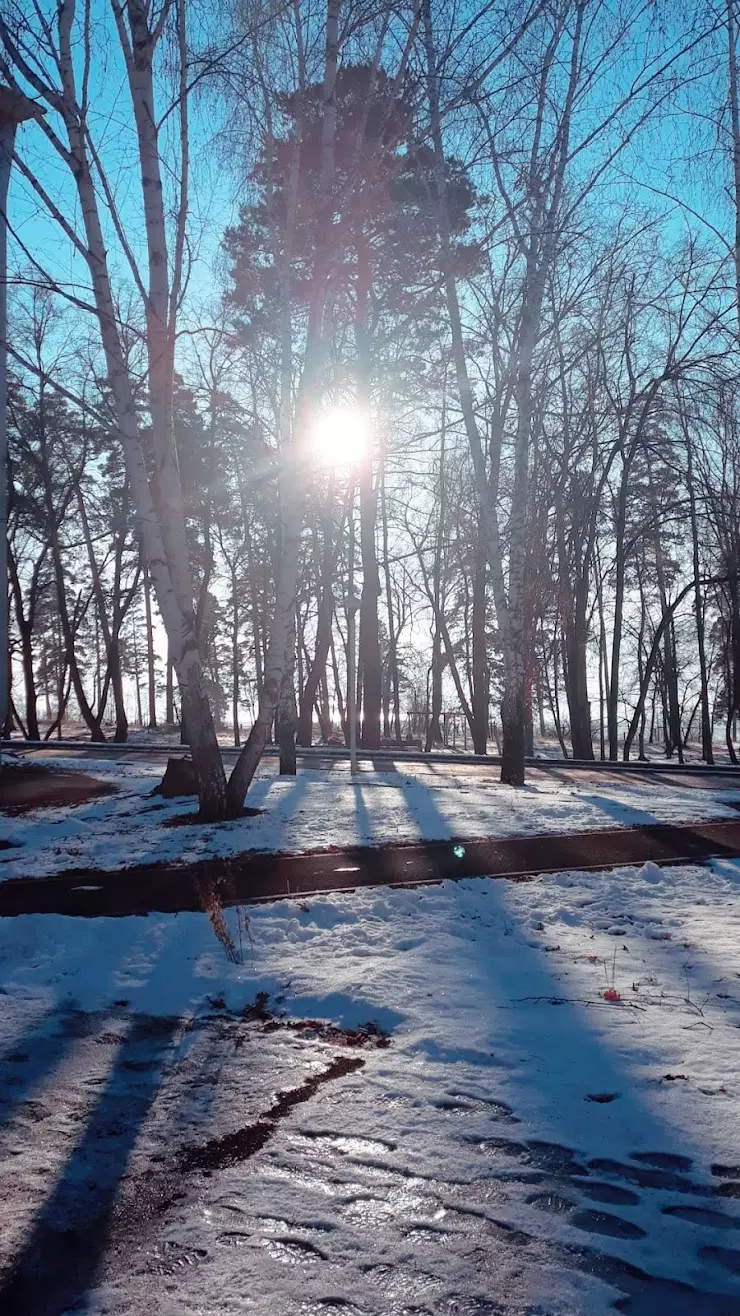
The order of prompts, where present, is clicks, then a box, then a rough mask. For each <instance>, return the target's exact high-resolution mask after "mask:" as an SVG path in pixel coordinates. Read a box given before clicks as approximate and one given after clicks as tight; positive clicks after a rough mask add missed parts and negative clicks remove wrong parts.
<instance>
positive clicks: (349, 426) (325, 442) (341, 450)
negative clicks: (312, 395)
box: [311, 406, 370, 469]
mask: <svg viewBox="0 0 740 1316" xmlns="http://www.w3.org/2000/svg"><path fill="white" fill-rule="evenodd" d="M369 442H370V420H369V417H368V415H367V412H366V411H364V410H363V408H362V407H352V406H341V407H328V408H327V409H326V411H322V412H320V414H319V415H318V416H317V418H316V421H315V423H314V426H313V431H312V435H311V448H312V450H313V452H314V454H315V456H316V459H317V461H318V462H319V464H320V465H321V466H325V467H328V468H331V469H337V468H339V467H343V466H355V465H356V464H357V463H358V462H359V461H361V460H362V458H363V457H364V455H365V453H366V452H367V449H368V445H369Z"/></svg>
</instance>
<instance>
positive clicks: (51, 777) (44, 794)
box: [0, 763, 118, 814]
mask: <svg viewBox="0 0 740 1316" xmlns="http://www.w3.org/2000/svg"><path fill="white" fill-rule="evenodd" d="M117 790H118V787H117V786H115V785H113V784H112V783H110V782H105V781H99V780H98V779H97V778H96V777H91V776H90V775H89V774H88V773H87V772H65V771H64V769H63V768H52V767H49V766H47V765H45V764H42V763H7V764H4V765H3V766H2V767H0V812H2V813H7V814H19V813H30V812H31V810H33V809H60V808H67V807H69V806H70V805H75V804H86V803H87V802H88V801H89V800H95V799H100V798H102V797H103V796H105V795H115V793H116V791H117Z"/></svg>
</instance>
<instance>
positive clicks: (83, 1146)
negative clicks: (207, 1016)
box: [0, 1018, 175, 1316]
mask: <svg viewBox="0 0 740 1316" xmlns="http://www.w3.org/2000/svg"><path fill="white" fill-rule="evenodd" d="M174 1028H175V1021H173V1020H172V1019H158V1020H154V1019H151V1018H138V1019H134V1020H132V1022H131V1024H130V1026H129V1029H128V1031H127V1033H126V1035H125V1037H124V1038H123V1040H122V1042H121V1045H120V1047H119V1049H118V1051H117V1054H116V1058H115V1060H114V1062H113V1065H112V1068H111V1070H110V1072H109V1075H108V1079H107V1082H106V1084H105V1086H104V1087H103V1088H102V1090H101V1092H100V1096H99V1098H98V1101H97V1103H96V1105H95V1107H94V1109H93V1110H92V1112H91V1114H90V1117H89V1119H88V1121H87V1124H86V1126H85V1129H84V1131H83V1133H82V1136H81V1138H80V1140H79V1141H78V1143H77V1145H76V1147H75V1148H74V1150H73V1152H72V1154H71V1155H70V1157H69V1159H68V1161H67V1163H66V1165H65V1167H64V1170H63V1172H62V1175H61V1177H60V1178H59V1180H58V1181H57V1183H56V1185H55V1187H54V1190H53V1192H52V1193H51V1196H50V1197H48V1198H47V1200H46V1202H45V1203H44V1205H43V1206H42V1207H41V1209H40V1211H39V1213H38V1215H37V1217H36V1219H35V1221H34V1223H33V1226H32V1228H31V1230H30V1232H29V1234H28V1236H27V1238H26V1241H25V1244H24V1247H23V1251H22V1253H21V1254H20V1256H19V1257H18V1258H17V1259H16V1262H15V1265H14V1267H13V1270H12V1272H11V1274H10V1275H9V1277H8V1278H7V1279H6V1281H5V1283H4V1284H3V1286H2V1288H1V1289H0V1311H2V1312H3V1313H4V1316H62V1313H66V1312H68V1311H71V1310H84V1309H85V1302H84V1297H85V1294H86V1293H87V1292H88V1290H89V1289H90V1287H91V1285H92V1283H93V1280H94V1277H95V1274H96V1271H97V1268H98V1265H99V1263H100V1259H101V1257H102V1255H103V1252H104V1249H105V1245H106V1240H107V1236H108V1229H109V1225H110V1222H111V1217H112V1212H113V1207H114V1202H115V1198H116V1194H117V1192H118V1188H119V1184H120V1181H121V1179H122V1177H123V1175H124V1173H125V1170H126V1166H127V1164H128V1161H129V1158H130V1155H131V1152H132V1150H133V1147H134V1145H135V1143H136V1140H137V1137H138V1134H139V1130H140V1129H141V1127H142V1125H143V1124H144V1122H145V1120H146V1118H147V1116H148V1113H149V1110H150V1108H151V1106H152V1103H153V1101H154V1099H155V1097H156V1095H157V1091H158V1089H159V1085H160V1081H161V1076H162V1069H163V1064H164V1061H165V1058H166V1056H167V1052H168V1050H169V1048H170V1044H171V1041H172V1035H173V1031H174Z"/></svg>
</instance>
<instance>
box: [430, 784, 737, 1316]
mask: <svg viewBox="0 0 740 1316" xmlns="http://www.w3.org/2000/svg"><path fill="white" fill-rule="evenodd" d="M594 799H595V802H597V803H599V804H602V803H603V804H604V805H606V806H608V807H610V806H611V805H612V801H609V800H603V799H602V797H598V796H597V797H594ZM435 807H436V806H435V803H434V799H433V796H432V795H431V793H430V795H429V799H428V808H429V810H430V811H434V810H435ZM633 812H635V813H636V812H638V811H633ZM648 820H649V821H650V822H651V823H652V822H654V820H653V819H652V818H649V815H648ZM620 821H624V818H623V816H621V817H620ZM636 821H640V822H644V821H645V818H640V819H636ZM439 822H440V824H442V822H443V819H442V818H441V815H440V816H439ZM450 868H451V865H450ZM447 875H448V874H447V873H445V871H444V858H443V857H442V858H440V861H439V865H438V876H439V878H440V879H444V878H445V877H446V876H447ZM514 890H515V889H514V888H513V887H512V885H511V883H509V882H508V881H506V880H500V881H491V880H486V879H485V878H482V879H481V878H472V879H467V880H463V881H460V882H455V883H454V884H450V885H449V887H447V888H446V892H447V894H448V897H449V905H448V906H445V905H444V904H443V906H442V908H441V910H440V918H441V919H442V920H444V937H443V939H442V940H441V941H440V939H439V938H436V937H435V938H434V939H433V941H432V942H431V943H430V945H429V950H428V955H429V956H430V957H432V956H433V957H434V963H433V964H430V966H429V967H428V968H427V969H426V970H424V971H423V976H424V977H425V978H427V979H428V981H429V982H432V983H436V984H437V988H436V990H437V991H438V992H439V1006H440V1009H439V1013H438V1014H436V1016H435V1017H436V1020H437V1022H438V1027H435V1028H434V1029H433V1030H430V1034H431V1035H429V1036H427V1037H419V1038H417V1039H416V1040H415V1042H414V1044H413V1046H412V1048H411V1049H412V1051H416V1052H417V1053H419V1054H420V1056H423V1058H424V1061H425V1070H426V1066H428V1067H429V1069H428V1074H426V1077H427V1078H428V1081H429V1083H430V1090H432V1091H433V1092H434V1095H435V1100H438V1099H439V1096H440V1092H442V1099H443V1100H444V1092H445V1089H446V1088H447V1087H449V1088H450V1094H451V1095H454V1092H455V1091H456V1090H457V1089H458V1087H459V1084H460V1080H461V1078H462V1077H463V1074H464V1073H465V1069H467V1070H468V1074H467V1076H466V1078H465V1082H466V1086H467V1087H469V1088H470V1089H471V1092H470V1094H469V1095H471V1096H474V1095H475V1094H476V1093H477V1095H478V1096H479V1097H480V1098H481V1099H482V1100H483V1101H487V1102H488V1103H489V1104H491V1106H492V1107H495V1110H496V1114H494V1115H493V1116H492V1120H493V1122H492V1125H491V1129H490V1135H491V1136H490V1137H482V1138H481V1139H480V1141H479V1143H478V1146H479V1151H480V1155H481V1172H482V1173H483V1175H484V1176H485V1175H486V1173H488V1174H490V1176H491V1177H492V1178H493V1179H496V1178H498V1177H503V1179H504V1180H508V1181H509V1182H512V1181H516V1180H517V1177H518V1176H519V1175H520V1174H521V1176H522V1182H525V1181H531V1182H534V1183H541V1184H542V1189H541V1190H540V1195H541V1196H542V1195H543V1193H544V1197H545V1198H546V1199H547V1193H548V1192H550V1193H552V1192H553V1191H555V1192H556V1194H559V1193H562V1194H563V1196H564V1197H565V1198H566V1199H569V1202H568V1201H567V1202H566V1205H570V1208H571V1209H570V1210H569V1212H568V1214H567V1215H566V1216H564V1217H563V1223H568V1224H570V1225H572V1228H573V1235H574V1236H575V1238H576V1239H580V1240H582V1243H578V1242H571V1243H569V1244H568V1245H567V1248H565V1249H562V1248H561V1247H560V1245H558V1250H559V1251H561V1253H562V1259H563V1260H565V1262H566V1264H568V1265H572V1266H574V1267H575V1268H578V1269H583V1270H586V1271H588V1272H589V1273H592V1274H594V1275H596V1276H599V1277H601V1278H603V1280H604V1281H605V1282H606V1283H608V1284H610V1285H612V1286H613V1287H614V1288H616V1289H617V1290H618V1291H621V1293H622V1297H621V1298H620V1299H619V1302H618V1308H619V1310H621V1311H623V1312H629V1313H631V1316H638V1313H639V1316H643V1314H644V1313H647V1312H659V1311H665V1312H668V1311H670V1312H674V1311H675V1312H676V1313H677V1314H678V1313H679V1312H680V1313H684V1312H685V1313H688V1312H692V1313H697V1316H698V1314H699V1313H701V1316H720V1314H721V1316H725V1314H726V1313H727V1314H728V1316H729V1313H730V1312H731V1311H735V1310H740V1289H738V1288H737V1280H736V1279H735V1280H733V1279H731V1276H732V1275H737V1273H738V1270H739V1269H740V1252H737V1251H734V1250H732V1249H731V1250H730V1252H731V1255H730V1258H729V1261H728V1260H727V1256H725V1260H724V1261H720V1262H715V1261H714V1260H713V1259H712V1258H711V1257H710V1251H711V1249H710V1250H709V1251H708V1250H707V1249H706V1248H702V1247H701V1245H702V1244H703V1243H705V1242H706V1240H707V1228H708V1226H706V1225H705V1226H704V1229H702V1228H699V1229H697V1230H696V1231H695V1232H694V1231H692V1232H691V1233H689V1232H687V1229H686V1225H685V1222H682V1230H681V1231H680V1232H679V1231H678V1228H677V1225H675V1224H674V1222H673V1221H672V1220H671V1219H669V1218H668V1217H666V1216H665V1214H664V1213H663V1212H662V1206H663V1202H664V1198H663V1197H661V1198H658V1194H664V1193H665V1192H669V1193H673V1194H679V1195H685V1200H687V1201H689V1202H690V1203H691V1202H693V1203H696V1202H701V1201H702V1200H705V1201H706V1204H707V1205H708V1206H710V1205H711V1206H712V1207H713V1208H715V1209H716V1208H720V1209H721V1207H722V1206H723V1205H724V1203H722V1201H721V1198H720V1199H717V1198H716V1197H713V1193H714V1191H715V1190H714V1189H713V1186H712V1185H711V1183H708V1182H707V1179H708V1177H709V1176H708V1175H707V1169H706V1168H704V1167H702V1165H701V1162H702V1160H703V1157H702V1139H701V1130H700V1129H699V1128H697V1132H696V1139H695V1145H694V1146H691V1145H689V1146H687V1145H686V1131H685V1129H684V1128H681V1129H680V1130H678V1129H674V1128H672V1127H671V1126H670V1124H668V1123H667V1122H666V1121H665V1120H664V1119H662V1118H661V1116H660V1114H659V1113H658V1112H657V1111H656V1110H655V1108H651V1107H650V1105H648V1101H649V1091H648V1089H646V1088H645V1086H644V1085H643V1086H642V1087H640V1086H637V1085H636V1084H635V1082H634V1078H633V1074H632V1073H631V1072H630V1052H629V1049H626V1048H623V1047H622V1046H621V1034H622V1030H623V1029H624V1028H625V1027H630V1026H634V1027H638V1028H639V1026H640V1024H639V1022H638V1017H637V1016H636V1015H634V1014H633V1013H630V1011H629V1009H628V1006H627V1005H626V1003H625V1002H621V1003H620V1002H618V1003H617V1004H615V1005H611V1004H609V1003H607V1002H606V1001H603V1000H602V999H600V996H599V994H598V992H594V993H588V995H587V999H580V998H581V997H582V996H583V987H582V986H581V988H580V990H579V988H577V987H576V986H575V983H574V982H573V978H574V976H575V975H573V974H572V965H569V966H566V967H567V968H569V969H571V972H570V973H569V974H565V973H562V974H561V973H559V972H558V971H556V969H555V964H554V963H553V962H552V961H550V960H549V957H548V954H547V950H546V944H547V943H546V942H545V941H544V940H543V942H542V944H541V945H540V944H535V943H533V942H532V941H531V936H530V932H529V927H528V925H527V923H526V921H525V920H526V914H525V913H524V912H523V911H522V909H521V907H520V906H519V905H518V903H517V901H516V898H515V895H514ZM531 935H534V934H531ZM447 938H451V939H452V940H451V945H450V946H449V950H446V951H444V952H443V955H442V958H440V946H444V943H445V941H446V940H447ZM423 946H424V943H422V947H421V948H420V949H418V951H417V952H416V953H417V954H418V955H420V956H421V957H422V958H423V957H424V955H425V954H426V953H427V952H425V950H424V949H423ZM559 967H560V968H561V967H562V965H559ZM463 983H464V984H465V986H464V987H461V984H463ZM468 987H469V990H468ZM482 1000H485V1001H487V1002H488V1008H487V1010H486V1011H485V1017H484V1018H482V1017H481V1013H480V1002H481V1001H482ZM453 1001H455V1002H456V1004H455V1005H454V1006H453V1007H452V1009H451V1008H450V1007H451V1004H452V1002H453ZM607 1010H612V1011H613V1012H614V1013H613V1016H612V1015H609V1016H605V1014H604V1011H607ZM607 1018H608V1021H609V1024H610V1025H611V1033H610V1032H609V1031H608V1030H607V1029H605V1028H603V1027H600V1024H602V1022H604V1021H605V1020H606V1019H607ZM612 1018H613V1023H612ZM481 1025H482V1026H481ZM611 1036H613V1037H614V1044H613V1045H611ZM458 1039H459V1044H458ZM476 1044H477V1045H476ZM640 1050H641V1048H640V1047H639V1046H638V1048H637V1054H638V1055H639V1054H640ZM461 1066H464V1067H465V1069H463V1070H461V1068H460V1067H461ZM501 1112H504V1113H505V1115H506V1118H504V1117H503V1115H502V1114H501ZM509 1123H511V1124H513V1125H515V1127H514V1128H512V1129H509V1128H507V1127H506V1125H507V1124H509ZM486 1165H488V1169H487V1170H486V1168H485V1167H486ZM476 1177H477V1176H476ZM535 1196H536V1194H535ZM707 1199H709V1200H708V1201H707ZM548 1200H549V1199H548ZM604 1202H605V1203H607V1205H606V1206H601V1205H599V1203H604ZM615 1203H616V1204H617V1205H614V1204H615ZM625 1204H627V1205H626V1206H625ZM719 1223H720V1226H721V1224H722V1221H721V1220H720V1222H719ZM651 1235H652V1236H651ZM572 1237H573V1236H572ZM718 1237H719V1238H720V1241H722V1239H721V1235H718ZM625 1240H630V1242H629V1244H627V1243H626V1242H625ZM643 1240H644V1246H643ZM626 1247H628V1255H629V1262H627V1260H626V1259H625V1255H624V1253H625V1248H626ZM656 1250H657V1255H658V1257H659V1258H660V1259H659V1260H658V1261H657V1262H656ZM726 1251H727V1250H726ZM692 1253H693V1262H692V1263H691V1265H690V1269H691V1271H692V1272H693V1273H692V1278H694V1277H696V1279H695V1282H698V1283H699V1284H701V1285H702V1286H706V1288H705V1289H703V1291H700V1290H699V1289H694V1288H692V1287H691V1285H689V1284H688V1283H682V1282H679V1281H678V1280H677V1279H675V1278H672V1279H668V1278H665V1279H663V1278H658V1277H655V1276H653V1275H651V1274H650V1273H647V1267H650V1269H652V1268H653V1266H655V1265H656V1264H657V1266H658V1267H659V1268H660V1269H662V1270H663V1271H664V1272H667V1273H668V1275H670V1273H671V1269H672V1260H671V1259H672V1257H673V1256H674V1255H675V1256H680V1257H681V1258H682V1260H684V1259H686V1258H688V1257H691V1255H692ZM674 1274H675V1272H674ZM733 1288H735V1291H734V1292H732V1289H733ZM728 1290H729V1291H728Z"/></svg>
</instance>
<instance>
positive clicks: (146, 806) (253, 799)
mask: <svg viewBox="0 0 740 1316" xmlns="http://www.w3.org/2000/svg"><path fill="white" fill-rule="evenodd" d="M44 762H45V763H51V764H53V763H55V760H50V759H46V758H45V759H44ZM57 766H59V767H63V768H64V769H65V770H66V771H71V770H74V769H75V767H79V768H80V769H82V770H84V771H85V772H88V773H90V774H91V775H93V776H95V777H98V778H100V779H101V780H104V781H113V782H115V783H116V784H117V785H118V786H119V787H120V790H119V792H118V793H117V794H115V795H113V796H108V797H106V798H105V799H101V800H94V801H92V802H91V803H89V804H83V805H79V806H77V807H75V808H64V809H43V810H38V811H37V812H35V813H30V814H24V815H21V816H17V817H2V816H0V837H2V838H4V839H6V840H8V841H12V842H14V843H15V845H16V846H17V847H18V848H13V849H8V850H4V851H0V880H1V879H2V878H7V877H37V876H38V877H43V876H48V875H50V874H52V873H57V872H60V871H62V870H63V869H67V868H103V869H106V870H112V869H116V868H122V867H126V866H128V865H131V864H143V863H153V862H158V861H170V862H171V861H173V860H181V861H183V862H187V861H192V860H196V859H203V858H207V857H209V856H213V855H233V854H239V853H240V852H241V851H243V850H247V849H250V850H262V851H278V850H283V851H288V852H297V851H306V850H322V849H326V848H328V847H331V846H343V845H352V844H361V845H364V844H378V843H383V842H388V841H413V840H419V839H420V838H424V839H427V840H447V839H450V838H452V837H461V838H473V837H485V836H520V835H526V834H528V833H529V834H535V833H542V832H553V833H557V832H579V831H587V830H592V829H594V828H604V827H629V826H633V825H638V824H641V823H655V822H661V823H672V822H681V821H689V820H697V819H709V818H733V819H737V816H738V815H737V810H736V809H733V808H732V807H731V802H732V801H735V802H736V803H737V802H739V801H740V791H739V790H738V789H737V788H735V789H731V788H730V786H729V781H728V788H727V789H723V788H712V789H706V790H703V789H691V788H690V786H688V785H687V783H686V781H685V780H683V779H681V778H670V779H663V778H657V779H654V780H652V781H650V782H649V783H645V782H644V781H639V780H634V779H631V778H629V777H626V778H625V779H624V780H622V781H618V782H614V781H613V779H610V780H606V779H605V780H603V781H597V782H596V784H594V778H593V777H591V778H587V779H585V780H584V779H583V778H579V774H577V773H573V774H571V775H570V776H568V777H565V776H563V778H562V779H561V780H560V781H557V780H552V781H548V780H543V779H542V778H540V779H539V780H538V781H537V782H536V783H532V784H529V785H527V786H524V787H520V788H514V787H509V786H502V785H501V784H500V783H499V782H498V780H497V769H496V768H495V767H493V766H492V767H491V769H490V772H489V771H485V770H480V769H476V770H475V773H474V774H472V773H471V774H469V775H459V776H458V775H456V774H455V772H454V769H452V770H451V769H450V768H448V767H447V765H444V766H443V767H440V768H438V770H437V771H436V772H435V771H434V770H432V771H429V770H428V769H427V768H426V767H421V766H419V767H416V768H415V767H413V766H411V765H404V769H403V771H398V772H363V773H361V774H360V775H359V777H358V778H357V779H356V781H355V782H352V781H351V779H350V776H349V770H348V766H347V764H346V763H338V764H337V765H336V766H335V767H334V768H332V769H331V770H324V771H317V770H313V769H311V770H308V771H303V772H300V773H299V774H298V776H297V777H295V778H292V779H291V778H279V777H275V776H269V775H267V773H265V775H262V776H260V777H258V778H257V779H256V780H255V782H254V783H253V785H252V787H251V789H250V791H249V796H248V799H247V803H248V804H249V805H250V806H251V807H253V808H259V809H262V810H264V812H263V813H261V814H260V815H258V816H257V817H252V818H243V819H240V820H238V821H236V822H232V823H221V824H219V825H218V826H204V825H199V824H196V823H194V825H193V826H192V827H190V826H184V827H183V826H178V827H176V828H168V827H165V826H163V825H162V824H163V822H164V821H165V820H166V819H168V818H171V817H174V816H176V815H179V816H182V815H183V814H185V813H188V812H192V813H193V814H195V811H196V804H195V801H194V800H193V799H180V800H170V801H163V800H162V799H161V797H158V796H155V797H153V798H149V794H150V792H151V790H152V788H153V787H154V786H155V785H156V784H157V782H158V781H159V780H160V779H161V776H162V764H161V763H150V764H149V765H146V764H139V763H136V764H131V763H111V762H110V761H103V760H101V761H98V760H90V759H83V760H80V761H79V762H77V761H75V760H72V759H69V758H64V759H59V760H58V762H57Z"/></svg>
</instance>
